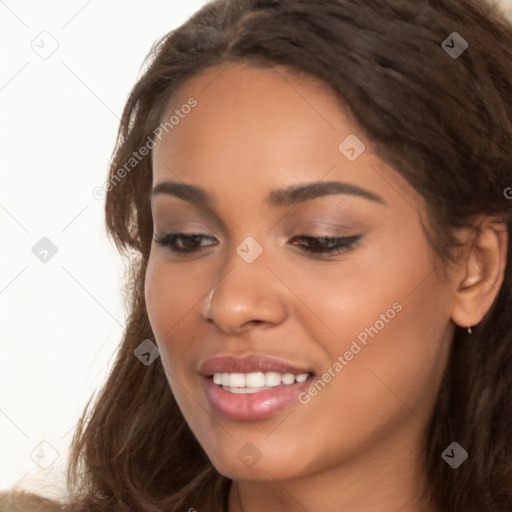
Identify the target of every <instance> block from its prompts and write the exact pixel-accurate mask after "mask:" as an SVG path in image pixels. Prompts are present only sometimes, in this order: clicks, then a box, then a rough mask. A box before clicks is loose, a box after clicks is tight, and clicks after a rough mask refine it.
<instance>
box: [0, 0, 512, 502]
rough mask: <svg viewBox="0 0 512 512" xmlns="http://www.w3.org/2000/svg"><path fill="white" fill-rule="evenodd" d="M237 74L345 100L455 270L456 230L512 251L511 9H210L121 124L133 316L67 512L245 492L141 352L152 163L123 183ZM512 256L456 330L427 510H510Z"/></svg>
mask: <svg viewBox="0 0 512 512" xmlns="http://www.w3.org/2000/svg"><path fill="white" fill-rule="evenodd" d="M453 32H458V33H459V34H460V35H461V36H462V37H463V38H464V39H465V40H466V41H467V42H468V44H469V46H468V49H467V50H466V51H465V52H464V53H463V54H462V55H461V56H460V57H459V58H452V57H451V56H449V55H448V54H447V53H446V52H445V51H444V49H443V47H442V46H441V43H442V42H443V41H444V40H445V39H446V38H447V37H448V36H449V35H450V34H452V33H453ZM237 62H240V63H247V64H251V65H254V66H260V67H263V68H275V67H279V68H281V69H284V70H286V71H288V72H291V73H296V74H300V75H301V76H304V77H306V78H307V77H311V78H314V79H318V80H320V81H321V82H322V83H323V84H325V85H326V87H328V88H329V89H331V90H332V91H334V93H335V95H336V97H337V98H339V99H340V100H341V102H343V104H345V105H347V106H348V108H349V112H350V113H351V115H353V116H354V119H355V120H356V122H357V124H358V129H359V130H360V132H359V133H362V134H364V136H365V137H366V140H367V141H369V142H370V143H371V145H372V148H373V149H374V151H375V153H376V154H377V155H378V156H379V157H380V158H382V159H383V160H384V161H386V162H387V163H389V164H390V165H392V166H393V167H394V168H395V169H396V171H397V172H399V173H400V174H401V175H402V176H403V177H404V178H405V179H406V180H407V182H408V183H409V184H410V185H411V186H412V187H413V188H414V189H415V190H417V191H418V192H419V193H420V194H421V195H422V196H423V198H424V199H425V202H426V204H427V208H428V224H429V228H430V238H429V240H430V242H431V244H432V246H433V247H434V248H435V250H436V251H437V253H438V254H439V257H440V258H441V260H442V261H443V262H446V263H448V262H451V261H456V258H455V252H456V251H455V249H456V248H457V247H460V245H461V243H460V241H459V240H458V238H457V236H456V233H457V230H458V229H459V228H465V227H473V229H475V230H477V231H478V224H475V219H477V218H479V216H491V217H493V218H495V219H497V220H498V221H499V222H500V223H501V222H502V223H505V224H506V226H507V228H506V229H507V232H508V236H509V237H510V234H511V219H512V212H511V205H512V201H511V200H510V199H507V197H506V196H507V194H506V193H505V191H506V190H507V188H508V187H510V186H511V185H512V24H511V23H510V21H509V20H507V19H506V18H505V16H504V15H503V14H502V13H501V12H500V11H499V10H498V9H493V6H492V5H491V4H490V3H489V2H487V1H481V0H417V1H415V2H411V1H410V0H393V2H391V1H386V0H367V1H365V2H354V1H351V0H215V1H211V2H209V3H208V4H206V5H205V6H204V7H203V8H202V9H201V10H199V11H198V12H197V13H196V14H194V15H193V16H192V17H190V18H189V19H188V20H187V21H186V23H184V24H183V25H181V26H180V27H179V28H177V29H176V30H173V31H171V32H169V33H168V34H167V35H166V36H164V37H163V38H162V39H160V40H159V41H158V42H157V43H155V45H154V46H153V48H152V49H151V51H150V53H149V54H148V56H147V58H146V61H145V68H144V69H143V70H142V72H141V76H140V78H139V80H138V82H137V83H136V85H135V86H134V87H133V89H132V91H131V93H130V95H129V97H128V100H127V103H126V105H125V108H124V111H123V114H122V119H121V123H120V127H119V132H118V137H117V142H116V146H115V149H114V152H113V155H112V158H111V161H110V170H109V176H108V183H109V187H108V191H107V195H106V203H105V213H106V225H107V230H108V234H109V236H110V237H111V239H112V240H113V241H114V243H115V245H116V247H117V248H118V250H119V252H120V254H121V256H122V257H123V258H126V261H127V262H128V269H129V272H127V275H126V285H125V286H126V288H125V290H126V298H127V304H128V307H129V318H128V321H127V326H126V331H125V333H124V335H123V338H122V342H121V344H120V347H119V350H118V353H117V357H116V360H115V363H114V365H113V367H112V369H111V371H110V374H109V376H108V379H107V380H106V383H105V384H104V386H103V388H102V389H101V390H100V393H99V395H98V396H97V397H94V396H93V397H91V399H90V400H89V402H88V403H87V405H86V406H85V409H84V411H83V414H82V417H81V418H80V421H79V424H78V426H77V429H76V431H75V434H74V437H73V441H72V446H71V452H70V461H69V466H68V474H67V476H68V493H69V496H68V501H67V502H66V504H65V505H61V506H62V507H63V508H62V510H65V511H66V512H86V511H95V512H103V511H105V512H106V511H109V512H112V511H116V512H117V511H133V510H145V511H147V512H163V511H166V512H172V511H178V510H187V509H189V508H194V509H198V510H208V511H211V512H214V511H225V510H227V499H228V493H229V487H230V484H231V480H230V479H228V478H226V477H224V476H223V475H220V474H219V473H218V472H217V471H216V469H215V468H214V467H213V465H212V463H211V461H210V460H209V459H208V457H207V456H206V454H205V453H204V451H203V449H202V448H201V446H200V445H199V443H198V442H197V440H196V439H195V437H194V435H193V434H192V432H191V430H190V429H189V427H188V425H187V423H186V421H185V419H184V418H183V416H182V414H181V411H180V409H179V407H178V405H177V403H176V401H175V399H174V397H173V394H172V392H171V390H170V387H169V385H168V382H167V380H166V376H165V373H164V369H163V367H162V364H161V362H160V361H161V360H160V359H159V360H158V361H157V362H156V363H155V364H151V365H149V366H145V365H143V364H141V363H140V361H139V360H138V359H137V358H136V357H134V354H133V352H134V349H135V348H136V347H137V346H138V345H139V344H140V343H141V342H142V341H143V340H145V339H152V340H154V339H155V336H154V334H153V332H152V329H151V326H150V323H149V320H148V315H147V311H146V304H145V297H144V279H145V272H146V267H147V264H148V258H149V253H150V247H151V241H152V236H153V224H152V217H151V209H150V201H149V194H150V190H151V185H152V183H151V182H152V159H151V153H150V154H149V155H148V156H147V157H145V158H142V159H140V161H137V163H136V165H134V166H133V169H132V170H131V171H130V172H129V173H127V174H126V175H124V176H122V179H119V169H120V168H121V167H122V166H123V165H124V164H125V163H126V162H128V161H129V160H130V158H132V156H133V153H134V151H137V150H139V149H140V148H142V147H143V146H144V145H146V144H148V141H154V131H155V130H156V129H157V127H158V126H159V124H160V123H161V122H162V119H163V115H164V113H165V112H166V111H167V108H168V107H169V105H170V104H171V103H172V101H173V98H174V95H175V94H176V92H177V91H178V90H179V89H182V88H183V87H184V86H185V85H186V83H187V81H188V80H190V79H191V78H193V77H194V76H197V75H199V74H200V73H202V72H205V71H207V70H208V69H212V68H214V67H217V66H218V67H219V70H221V69H223V68H224V67H225V66H228V65H229V64H230V63H237ZM199 101H200V99H199ZM184 122H186V121H184ZM509 190H510V189H509ZM511 245H512V244H510V243H509V244H508V251H507V261H506V268H505V275H504V282H503V284H502V286H501V288H500V290H499V292H498V294H497V297H496V299H495V301H494V303H493V304H492V307H491V308H490V309H489V311H488V312H487V313H486V315H485V316H484V318H483V319H482V321H481V322H480V323H479V325H477V326H475V327H473V333H472V334H471V335H469V334H468V333H467V332H466V331H465V330H464V329H462V328H460V327H458V326H457V327H456V328H455V332H454V336H453V340H452V346H451V349H450V357H449V360H448V363H447V366H446V369H445V373H444V376H443V380H442V383H441V387H440V389H439V393H438V396H437V401H436V404H435V408H434V411H433V414H432V417H431V419H430V422H429V424H428V427H427V429H426V430H425V435H424V444H423V450H424V457H423V460H422V468H423V469H424V472H425V475H426V478H427V482H426V488H425V491H424V499H425V500H427V501H428V502H429V503H430V505H431V506H432V507H433V508H435V509H436V510H439V511H441V512H453V511H464V512H473V511H474V512H482V511H484V510H485V511H486V512H504V511H505V510H510V509H511V508H512V429H511V423H510V421H511V418H512V393H511V391H512V315H510V311H511V306H512V294H511V289H512V286H511V285H512V262H511V258H512V249H511ZM93 399H94V400H93ZM453 441H457V442H458V443H459V444H460V445H461V446H462V447H464V448H465V449H466V450H467V451H468V452H469V459H468V461H467V462H465V463H463V464H462V465H461V466H460V467H458V468H457V469H452V468H451V467H450V466H449V465H448V464H446V463H445V462H444V461H443V459H442V457H441V454H442V452H443V451H444V450H445V449H446V448H447V446H448V445H450V444H451V443H452V442H453ZM0 504H1V502H0ZM507 505H508V508H507ZM59 510H60V508H59Z"/></svg>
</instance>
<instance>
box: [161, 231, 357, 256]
mask: <svg viewBox="0 0 512 512" xmlns="http://www.w3.org/2000/svg"><path fill="white" fill-rule="evenodd" d="M361 236H362V235H354V236H344V237H327V236H321V237H313V236H306V235H302V236H297V237H295V238H293V240H294V239H300V240H308V241H313V242H314V243H315V244H320V245H321V246H322V248H321V249H318V248H317V249H307V248H304V247H302V250H303V251H304V252H305V253H307V254H327V255H332V254H341V253H343V252H348V251H350V250H351V249H353V248H354V246H355V245H356V244H357V242H358V241H359V239H360V238H361ZM199 238H211V237H207V236H204V235H201V234H198V233H167V234H165V235H163V236H161V237H156V238H155V242H156V243H157V244H159V245H161V246H163V247H167V248H168V249H169V250H170V251H171V252H172V253H174V254H178V255H188V254H193V253H196V252H197V249H192V250H187V249H183V248H180V247H176V245H175V242H176V240H177V239H185V240H188V241H191V240H196V241H197V240H198V239H199ZM322 241H324V243H323V244H322ZM332 243H334V245H333V246H331V247H329V248H326V245H328V244H332Z"/></svg>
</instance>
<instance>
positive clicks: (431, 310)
mask: <svg viewBox="0 0 512 512" xmlns="http://www.w3.org/2000/svg"><path fill="white" fill-rule="evenodd" d="M191 96H193V97H194V98H196V99H197V101H198V105H197V106H196V107H195V108H194V109H193V110H192V112H191V113H190V114H188V115H187V116H186V117H185V118H184V119H182V120H180V124H179V125H177V126H175V127H174V129H173V130H172V131H169V133H168V134H166V135H165V136H164V137H163V138H162V140H161V141H160V142H158V143H157V145H156V147H155V149H154V150H153V185H156V184H158V183H160V182H162V181H164V180H172V181H174V182H184V183H187V184H193V185H197V186H200V187H202V188H204V189H206V190H207V191H208V192H209V193H210V194H212V195H213V196H214V197H215V198H216V200H217V204H216V205H215V206H210V207H206V206H204V205H202V206H198V205H194V204H193V203H191V202H187V201H184V200H182V199H178V198H176V197H173V196H171V195H157V196H155V197H154V198H153V199H152V213H153V222H154V234H155V237H156V236H161V235H164V234H166V233H167V232H169V231H172V232H186V233H201V234H204V235H205V236H206V238H205V239H203V240H202V242H201V244H202V247H201V245H196V247H198V248H199V251H198V252H197V253H196V254H193V255H189V256H180V255H175V254H173V253H172V252H171V251H170V249H169V248H168V247H163V246H161V245H159V244H157V243H156V242H153V245H152V247H151V254H150V258H149V263H148V268H147V273H146V290H145V292H146V302H147V309H148V314H149V318H150V322H151V326H152V328H153V332H154V334H155V337H156V342H157V344H158V347H159V350H160V354H161V361H162V364H163V367H164V369H165V371H166V375H167V378H168V381H169V384H170V386H171V389H172V391H173V393H174V396H175V397H176V400H177V402H178V405H179V407H180V409H181V410H182V412H183V414H184V417H185V419H186V421H187V423H188V425H189V426H190V428H191V430H192V431H193V433H194V435H195V436H196V437H197V439H198V441H199V443H200V444H201V445H202V447H203V448H204V450H205V452H206V453H207V455H208V457H209V458H210V460H211V461H212V463H213V464H214V466H215V467H216V468H217V470H218V471H219V472H220V473H222V474H223V475H225V476H228V477H229V478H231V479H233V481H234V482H233V484H232V486H231V491H230V496H229V512H238V511H244V512H251V511H256V510H286V511H303V510H307V511H308V512H317V511H322V512H326V511H332V512H334V511H336V512H337V511H339V510H351V511H357V512H370V511H377V510H378V511H379V512H388V511H389V512H391V511H393V512H396V511H397V510H400V511H401V512H433V511H434V510H435V509H434V508H431V507H430V506H429V505H428V503H426V502H425V501H423V500H422V499H421V497H420V494H419V492H420V490H421V489H422V486H423V483H424V477H423V475H422V473H421V470H420V462H421V446H422V444H421V438H422V435H423V433H424V430H425V428H426V424H427V422H428V419H429V417H430V416H431V414H432V410H433V406H434V403H435V399H436V394H437V391H438V389H439V385H440V381H441V377H442V375H443V372H444V369H445V366H446V362H447V357H448V354H449V349H450V345H451V339H452V335H453V330H454V326H455V324H454V323H458V324H459V325H462V326H465V327H466V326H469V325H475V324H477V323H478V321H480V319H481V318H482V316H483V315H484V314H485V312H486V311H487V310H488V308H489V307H490V305H491V303H492V301H493V300H494V297H495V295H496V293H497V291H498V288H499V286H500V285H501V280H502V278H503V269H504V261H505V250H506V242H507V241H506V234H505V233H504V232H503V230H502V229H500V226H498V227H496V226H495V225H493V224H492V223H491V222H487V220H485V219H484V220H485V222H486V224H484V228H483V229H482V235H481V237H480V238H479V239H478V240H475V239H474V238H472V239H471V240H472V242H471V243H473V244H474V247H477V248H478V249H479V250H478V251H476V250H475V251H472V252H469V251H468V255H467V257H464V258H463V259H462V260H461V263H460V264H458V265H456V266H453V267H450V268H449V269H443V265H442V262H441V261H440V260H439V258H438V257H437V256H436V254H435V253H434V251H433V249H432V248H431V247H430V245H429V243H428V241H427V239H426V237H425V234H424V231H423V229H422V226H421V223H420V219H421V218H422V219H423V220H426V219H428V215H427V212H426V206H425V203H424V201H423V199H422V197H421V196H420V195H419V194H418V193H416V192H415V191H414V189H412V188H411V187H410V186H409V185H408V184H407V183H406V182H405V180H404V179H403V178H402V177H401V176H400V175H399V174H398V173H397V172H396V171H395V170H394V169H393V168H391V167H389V166H388V165H387V164H386V163H384V162H383V161H382V160H380V159H379V158H378V157H377V156H376V155H375V154H374V153H373V152H372V149H371V141H369V140H366V138H365V136H364V134H363V133H362V132H361V130H360V129H359V128H358V127H357V125H356V123H355V122H354V121H353V119H351V117H350V115H349V113H348V112H347V111H346V109H344V108H343V106H342V105H340V102H339V101H338V100H337V99H336V98H335V97H334V96H333V94H332V93H331V92H330V90H329V89H327V88H326V87H325V86H324V85H323V84H322V83H319V82H317V81H315V80H305V79H304V78H301V77H300V76H298V75H295V74H290V73H289V72H287V71H285V70H283V69H279V68H275V69H263V68H257V67H251V66H249V65H246V64H239V63H237V64H230V65H229V66H223V67H222V68H213V69H209V70H207V71H206V72H205V73H203V74H202V75H198V76H195V77H193V78H192V79H191V80H190V81H189V82H188V83H187V84H186V85H185V86H184V87H183V88H182V89H181V90H180V91H179V92H178V93H177V94H176V95H175V97H174V98H173V101H172V106H170V107H169V109H168V114H169V115H170V114H171V113H172V112H173V111H174V110H175V109H176V108H179V106H180V105H183V104H185V103H186V102H187V100H188V99H189V98H190V97H191ZM165 118H168V115H167V114H166V116H165ZM349 134H356V135H357V136H358V137H359V138H360V139H361V140H362V141H363V142H364V143H365V145H366V150H365V151H364V152H363V153H362V154H361V155H360V156H359V157H358V158H357V159H356V160H355V161H353V162H351V161H349V160H348V159H347V158H345V156H344V155H343V154H342V153H341V152H340V151H339V150H338V145H339V144H340V142H342V141H343V140H344V139H345V138H346V137H347V136H348V135H349ZM330 180H340V181H344V182H348V183H351V184H354V185H357V186H359V187H362V188H364V189H365V190H368V191H370V192H372V193H374V194H378V195H379V196H380V197H381V198H382V199H383V201H384V203H378V202H374V201H370V200H368V199H366V198H363V197H354V196H349V195H343V194H336V195H328V196H323V197H319V198H316V199H313V200H310V201H307V202H304V203H302V204H298V205H295V206H285V207H275V206H269V205H267V204H266V203H265V202H264V198H265V197H266V196H267V194H268V193H269V192H270V191H271V190H273V189H276V188H284V187H287V186H290V185H297V184H299V183H304V182H318V181H330ZM300 235H309V236H350V235H362V238H361V239H360V241H359V242H358V243H357V244H356V245H355V246H354V247H353V248H352V249H351V250H349V251H347V252H344V253H341V254H334V255H330V256H329V255H325V256H323V257H322V255H317V256H315V255H308V254H307V253H305V252H302V251H301V247H308V244H307V242H306V241H304V240H300V239H299V240H297V238H296V237H298V236H300ZM463 235H464V233H462V232H461V237H462V236H463ZM466 235H467V234H466ZM247 236H252V237H253V238H254V239H255V240H256V241H257V242H258V243H259V245H260V246H261V247H262V249H263V252H262V254H261V255H260V256H259V257H258V258H257V259H256V260H255V261H254V262H253V263H250V264H249V263H247V262H246V261H244V260H243V259H242V258H241V257H240V256H239V255H238V253H237V252H236V248H237V246H238V245H239V244H240V243H241V242H242V241H243V240H244V239H245V238H246V237H247ZM464 236H465V235H464ZM209 237H211V238H209ZM466 238H467V239H468V240H470V237H469V235H467V236H466ZM292 241H293V242H292ZM468 244H469V242H468ZM189 247H193V246H189ZM468 247H469V245H468ZM443 270H444V271H443ZM397 302H398V303H399V304H400V305H401V306H402V309H401V311H400V312H397V313H396V315H395V317H394V318H393V319H392V320H389V321H388V322H386V323H385V326H384V327H383V328H382V329H381V330H379V332H378V334H377V335H376V336H375V337H374V338H369V341H368V343H367V345H366V346H364V347H363V348H362V350H361V351H360V352H359V353H358V354H357V355H356V356H354V357H353V359H352V360H351V361H349V362H348V363H347V364H346V366H344V367H343V370H342V371H339V372H338V373H335V375H336V376H335V377H334V378H332V379H331V381H330V382H329V383H328V384H327V385H326V386H325V387H324V388H323V389H322V390H321V391H320V392H319V393H318V394H317V395H316V396H314V397H312V398H311V400H310V401H309V403H307V404H306V405H302V404H300V403H298V402H293V403H292V404H291V405H289V406H288V407H287V408H286V409H284V410H282V411H280V412H278V413H277V414H275V415H273V416H270V417H268V418H265V419H263V420H258V421H253V422H248V421H230V420H227V419H226V418H223V417H222V416H219V415H218V414H216V413H215V412H214V411H213V410H212V409H211V407H210V405H209V403H208V401H207V399H206V396H205V395H204V393H203V391H202V386H201V377H200V376H199V375H198V373H197V369H198V366H199V364H200V363H201V362H203V361H204V360H206V359H207V358H209V357H212V356H215V355H219V354H231V355H235V356H243V355H247V354H258V355H266V356H271V357H276V358H279V359H283V360H285V361H288V362H290V363H292V364H295V365H298V366H300V367H310V368H312V369H313V371H314V372H315V374H316V376H321V375H322V374H323V373H324V372H325V371H327V370H328V368H332V367H333V364H334V363H335V362H336V361H337V358H338V356H339V355H343V354H344V353H345V352H346V351H347V350H348V349H349V347H350V346H351V343H352V341H353V340H355V339H356V337H357V335H358V334H359V333H361V331H364V329H365V328H367V327H370V326H373V325H374V324H375V323H376V321H377V320H379V319H380V318H381V316H380V315H381V314H384V313H385V312H386V311H387V310H389V309H390V308H392V305H393V304H394V303H397ZM449 441H450V442H451V441H452V440H449ZM247 443H252V444H253V445H255V446H256V448H257V449H258V450H259V452H260V453H261V458H260V460H259V461H258V462H257V463H256V464H255V465H254V466H252V467H251V468H249V467H246V466H245V465H244V464H243V463H241V461H240V460H239V458H238V457H237V453H238V451H239V450H240V449H241V448H242V447H244V446H245V445H246V444H247ZM448 444H449V443H448V442H447V445H448ZM440 456H441V454H440Z"/></svg>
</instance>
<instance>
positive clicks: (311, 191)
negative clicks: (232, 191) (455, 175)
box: [151, 181, 386, 206]
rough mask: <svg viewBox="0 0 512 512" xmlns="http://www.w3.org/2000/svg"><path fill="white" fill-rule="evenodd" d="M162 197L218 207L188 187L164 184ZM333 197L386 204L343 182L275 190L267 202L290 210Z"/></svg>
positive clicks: (203, 192) (159, 186) (157, 192)
mask: <svg viewBox="0 0 512 512" xmlns="http://www.w3.org/2000/svg"><path fill="white" fill-rule="evenodd" d="M162 194H166V195H171V196H174V197H177V198H179V199H182V200H184V201H189V202H192V203H204V204H206V205H208V206H214V205H215V204H216V203H217V201H216V199H215V197H214V196H212V195H211V194H210V193H209V192H207V191H206V190H204V189H203V188H201V187H197V186H196V185H187V184H185V183H176V182H172V181H162V182H160V183H158V184H157V185H155V187H154V188H153V190H152V191H151V199H153V198H154V197H156V196H158V195H162ZM330 194H345V195H349V196H356V197H362V198H364V199H368V200H370V201H374V202H376V203H381V204H386V202H385V201H384V199H382V197H380V196H379V195H377V194H375V193H373V192H370V191H369V190H365V189H364V188H361V187H359V186H357V185H353V184H351V183H345V182H342V181H325V182H315V183H305V184H301V185H293V186H290V187H286V188H283V189H278V190H272V191H271V192H270V194H269V195H268V196H267V197H266V198H265V200H264V201H265V203H266V204H268V205H270V206H290V205H295V204H298V203H302V202H305V201H309V200H311V199H316V198H317V197H322V196H326V195H330Z"/></svg>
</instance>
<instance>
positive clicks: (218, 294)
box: [201, 251, 287, 334]
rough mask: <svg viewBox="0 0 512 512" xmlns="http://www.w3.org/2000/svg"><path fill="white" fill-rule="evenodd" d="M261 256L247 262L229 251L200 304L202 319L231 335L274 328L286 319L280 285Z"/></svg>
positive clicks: (284, 303)
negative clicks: (261, 328) (246, 330)
mask: <svg viewBox="0 0 512 512" xmlns="http://www.w3.org/2000/svg"><path fill="white" fill-rule="evenodd" d="M262 256H263V254H262V255H261V256H260V257H258V258H257V259H256V260H255V261H253V262H252V263H247V262H246V261H244V260H243V259H242V258H241V257H240V256H239V254H238V253H237V252H236V251H233V252H232V255H231V257H230V258H229V261H227V262H226V265H225V266H223V268H222V273H221V274H220V275H219V277H218V278H217V279H216V281H215V284H214V286H213V287H212V289H211V290H210V291H209V293H208V294H207V295H206V297H205V299H204V301H203V304H202V307H201V314H202V316H203V318H205V319H206V320H207V321H208V322H211V323H213V324H214V325H215V326H216V327H218V328H219V329H220V330H222V331H223V332H225V333H230V334H236V333H240V332H242V331H244V330H245V329H248V328H253V327H254V326H260V327H268V326H275V325H278V324H280V323H282V322H283V321H284V320H285V319H286V317H287V306H286V302H285V300H284V297H283V293H284V292H283V285H282V283H281V282H280V281H279V279H277V278H276V276H275V275H274V273H273V272H271V271H270V269H269V268H268V267H267V266H266V264H265V261H264V258H263V257H262Z"/></svg>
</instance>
